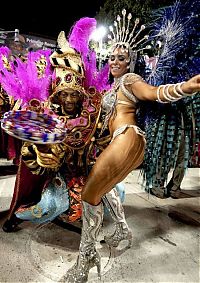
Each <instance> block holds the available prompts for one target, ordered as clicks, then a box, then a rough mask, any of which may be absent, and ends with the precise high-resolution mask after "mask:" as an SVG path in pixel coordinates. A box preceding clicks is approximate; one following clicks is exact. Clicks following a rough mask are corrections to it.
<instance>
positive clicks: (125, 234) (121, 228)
mask: <svg viewBox="0 0 200 283" xmlns="http://www.w3.org/2000/svg"><path fill="white" fill-rule="evenodd" d="M123 224H124V223H115V226H116V229H115V231H114V233H113V234H112V235H110V236H105V237H104V240H105V242H106V243H107V244H108V245H109V246H111V247H114V248H117V247H118V246H119V244H120V242H122V241H125V240H126V241H128V245H127V248H130V247H131V246H132V242H133V235H132V231H131V230H130V229H129V228H128V227H127V226H125V225H123Z"/></svg>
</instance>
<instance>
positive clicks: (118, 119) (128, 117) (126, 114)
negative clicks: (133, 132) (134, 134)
mask: <svg viewBox="0 0 200 283" xmlns="http://www.w3.org/2000/svg"><path fill="white" fill-rule="evenodd" d="M135 111H136V110H135V108H133V106H127V105H123V104H121V105H120V104H118V105H117V106H116V112H115V113H113V115H112V117H111V118H110V121H109V124H108V125H109V130H110V133H111V135H113V133H114V131H115V130H116V129H118V128H119V127H121V126H123V125H125V124H129V125H136V120H135Z"/></svg>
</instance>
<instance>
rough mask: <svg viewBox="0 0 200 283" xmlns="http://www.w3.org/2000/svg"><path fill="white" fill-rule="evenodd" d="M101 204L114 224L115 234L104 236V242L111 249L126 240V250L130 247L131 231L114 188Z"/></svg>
mask: <svg viewBox="0 0 200 283" xmlns="http://www.w3.org/2000/svg"><path fill="white" fill-rule="evenodd" d="M102 199H103V202H104V204H105V205H106V207H107V208H108V210H109V212H110V214H111V217H112V219H113V220H114V222H115V226H116V229H115V232H114V233H113V234H112V235H111V236H105V237H104V240H105V242H106V243H107V244H108V245H109V246H111V247H115V248H116V247H118V245H119V244H120V242H121V241H124V240H127V241H128V245H127V248H130V247H131V246H132V239H133V236H132V231H131V230H130V228H129V227H128V224H127V222H126V219H125V214H124V209H123V206H122V203H121V200H120V197H119V194H118V192H117V190H116V188H113V189H112V190H111V191H110V192H109V193H107V194H106V195H105V196H103V198H102Z"/></svg>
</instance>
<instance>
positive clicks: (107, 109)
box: [102, 73, 143, 131]
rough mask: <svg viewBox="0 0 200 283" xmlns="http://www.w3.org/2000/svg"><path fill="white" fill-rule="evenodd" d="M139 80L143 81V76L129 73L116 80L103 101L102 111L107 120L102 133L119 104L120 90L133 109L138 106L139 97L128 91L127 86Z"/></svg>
mask: <svg viewBox="0 0 200 283" xmlns="http://www.w3.org/2000/svg"><path fill="white" fill-rule="evenodd" d="M139 80H143V79H142V77H141V76H139V75H137V74H135V73H127V74H125V75H123V76H122V77H120V78H117V79H115V82H114V84H113V86H112V88H111V89H110V90H109V91H108V92H107V93H106V94H105V95H104V97H103V100H102V110H103V112H104V113H105V120H104V124H103V127H102V131H103V130H105V128H106V127H107V125H108V121H109V119H110V117H111V116H112V114H113V113H114V111H115V107H116V105H117V103H118V100H117V93H118V90H119V88H120V89H121V91H122V93H123V94H124V95H125V96H126V97H127V98H128V99H129V100H130V101H131V102H132V105H133V107H134V105H136V104H137V102H138V99H137V97H136V96H135V95H134V94H133V93H131V92H130V91H128V89H127V88H126V85H131V84H134V83H135V82H137V81H139Z"/></svg>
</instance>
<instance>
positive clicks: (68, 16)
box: [0, 0, 105, 39]
mask: <svg viewBox="0 0 200 283" xmlns="http://www.w3.org/2000/svg"><path fill="white" fill-rule="evenodd" d="M12 2H13V3H10V1H8V0H3V3H2V2H1V4H0V7H1V18H0V29H4V30H14V29H19V32H20V33H22V34H23V33H24V34H31V35H37V36H43V37H48V38H51V39H56V38H57V36H58V34H59V32H60V31H61V30H64V31H65V32H66V33H68V31H69V29H70V27H71V26H72V25H73V24H74V23H75V22H76V21H77V20H79V19H80V18H81V17H95V15H96V14H97V12H98V11H99V9H100V6H102V5H103V3H104V2H105V1H104V0H96V1H92V2H91V1H86V0H85V1H83V0H82V1H78V0H75V1H74V0H73V1H69V0H65V1H54V0H51V2H52V3H50V1H42V0H40V1H38V0H33V1H26V2H23V1H15V2H14V1H12Z"/></svg>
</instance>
